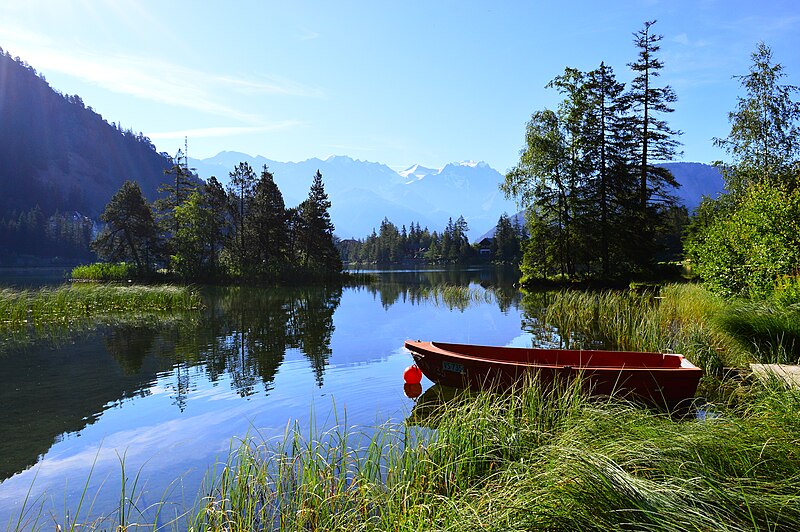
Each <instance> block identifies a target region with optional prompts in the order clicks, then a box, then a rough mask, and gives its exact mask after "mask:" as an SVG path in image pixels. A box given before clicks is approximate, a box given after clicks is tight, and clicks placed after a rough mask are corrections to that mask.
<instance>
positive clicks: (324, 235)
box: [296, 170, 342, 273]
mask: <svg viewBox="0 0 800 532" xmlns="http://www.w3.org/2000/svg"><path fill="white" fill-rule="evenodd" d="M330 208H331V202H330V200H329V199H328V194H327V193H325V187H324V185H323V183H322V174H321V173H320V172H319V170H317V173H316V174H315V175H314V180H313V182H312V184H311V189H310V190H309V193H308V198H307V199H306V200H305V201H303V202H302V203H301V204H300V205H299V207H298V223H297V227H296V230H297V232H298V236H297V242H298V246H299V249H298V250H297V251H299V253H300V261H301V264H302V265H303V266H304V267H310V268H312V269H314V270H317V271H322V272H328V273H331V272H338V271H340V270H341V268H342V264H341V259H340V258H339V253H338V252H337V251H336V248H335V246H334V244H333V223H332V222H331V215H330V212H329V209H330Z"/></svg>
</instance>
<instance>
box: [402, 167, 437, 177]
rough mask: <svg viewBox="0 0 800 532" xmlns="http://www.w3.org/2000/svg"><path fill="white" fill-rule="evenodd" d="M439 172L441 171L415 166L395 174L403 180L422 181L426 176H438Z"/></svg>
mask: <svg viewBox="0 0 800 532" xmlns="http://www.w3.org/2000/svg"><path fill="white" fill-rule="evenodd" d="M440 171H441V169H439V168H428V167H427V166H422V165H420V164H415V165H412V166H409V167H408V168H406V169H405V170H401V171H400V172H397V173H398V174H400V175H401V176H403V177H405V178H414V179H422V178H423V177H425V176H426V175H431V174H438V173H439V172H440Z"/></svg>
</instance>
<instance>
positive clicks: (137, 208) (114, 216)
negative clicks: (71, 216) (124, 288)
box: [92, 181, 158, 273]
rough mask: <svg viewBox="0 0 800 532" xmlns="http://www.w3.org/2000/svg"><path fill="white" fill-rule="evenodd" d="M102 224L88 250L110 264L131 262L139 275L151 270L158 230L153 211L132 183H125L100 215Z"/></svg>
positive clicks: (139, 189) (139, 190) (136, 186)
mask: <svg viewBox="0 0 800 532" xmlns="http://www.w3.org/2000/svg"><path fill="white" fill-rule="evenodd" d="M100 219H101V220H102V221H103V222H105V223H106V227H105V229H104V230H103V231H102V232H101V233H100V234H99V235H98V236H97V238H96V239H95V241H94V242H93V243H92V247H93V248H94V250H95V251H96V252H97V254H98V255H99V256H100V257H101V258H103V259H107V260H110V261H133V263H134V264H135V265H136V269H137V271H138V272H140V273H145V272H148V271H150V270H151V269H152V267H153V259H154V257H155V256H156V250H157V235H158V229H157V227H156V223H155V220H154V218H153V211H152V210H151V208H150V206H149V205H148V204H147V201H145V199H144V195H142V189H141V188H139V185H138V183H136V182H134V181H125V183H123V185H122V188H120V189H119V191H117V193H116V194H114V196H113V197H112V198H111V201H109V202H108V205H106V208H105V210H104V211H103V213H102V214H101V215H100Z"/></svg>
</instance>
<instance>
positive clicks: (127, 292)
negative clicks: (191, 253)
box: [0, 284, 202, 329]
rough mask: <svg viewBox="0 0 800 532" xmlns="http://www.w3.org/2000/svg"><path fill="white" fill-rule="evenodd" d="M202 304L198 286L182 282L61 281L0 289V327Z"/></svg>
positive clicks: (167, 310) (36, 324)
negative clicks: (52, 285) (50, 285)
mask: <svg viewBox="0 0 800 532" xmlns="http://www.w3.org/2000/svg"><path fill="white" fill-rule="evenodd" d="M201 307H202V302H201V299H200V295H199V293H198V292H197V291H196V290H193V289H191V288H186V287H179V286H140V285H133V286H120V285H105V284H103V285H94V284H92V285H62V286H60V287H57V288H42V289H40V290H13V289H8V288H4V289H0V328H3V329H14V328H19V327H25V326H34V327H38V326H42V325H48V324H58V323H71V322H73V321H76V320H82V319H86V318H92V317H97V316H106V315H114V314H120V313H137V314H140V313H142V312H178V311H188V310H195V309H199V308H201Z"/></svg>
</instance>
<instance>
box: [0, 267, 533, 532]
mask: <svg viewBox="0 0 800 532" xmlns="http://www.w3.org/2000/svg"><path fill="white" fill-rule="evenodd" d="M374 273H375V274H376V275H377V277H378V279H379V281H378V282H377V283H375V284H373V285H370V286H366V287H363V286H362V287H344V288H342V287H323V286H313V287H312V286H305V287H298V288H272V289H265V288H251V287H236V288H205V289H203V297H204V300H205V303H206V305H207V308H206V309H205V310H204V311H203V312H200V313H196V314H192V315H187V316H182V317H172V318H170V319H156V318H151V319H143V320H138V321H136V322H134V323H126V322H121V323H106V324H102V325H98V326H96V327H93V328H90V329H80V330H69V329H62V330H59V329H53V330H49V331H47V332H46V333H45V334H41V335H38V336H34V337H32V338H23V339H20V338H19V337H18V336H17V337H14V338H11V337H10V336H9V337H8V338H5V339H4V342H2V343H0V379H2V380H3V383H2V386H0V427H2V432H3V437H2V438H0V528H2V527H6V526H9V525H10V526H11V528H13V527H14V526H15V525H16V522H17V518H18V517H19V516H20V514H21V512H22V509H23V505H25V506H26V507H27V508H29V509H30V510H29V513H30V514H32V515H39V516H40V521H42V520H43V521H44V523H48V522H49V523H50V524H49V527H50V528H52V526H53V525H52V523H53V521H52V519H51V518H50V517H49V516H50V515H54V516H55V519H56V520H57V521H59V522H63V520H64V516H65V515H67V514H68V515H70V516H74V515H76V510H77V509H78V508H79V505H80V512H79V513H78V519H79V520H80V521H84V522H85V521H87V520H89V519H90V518H92V517H97V516H102V515H108V514H112V513H114V512H115V511H116V509H117V508H118V505H119V498H120V494H121V493H122V485H123V482H122V479H123V469H124V477H125V478H126V479H127V482H126V489H127V491H130V489H131V488H132V487H133V484H134V482H136V491H137V492H139V494H140V496H141V498H140V499H139V506H140V507H141V508H145V507H147V506H149V505H152V504H155V503H157V502H159V501H166V502H167V503H168V506H167V510H166V511H164V512H163V514H162V516H161V517H160V519H163V520H165V521H166V520H168V519H169V517H170V515H172V516H174V515H175V514H176V513H180V512H181V511H183V510H184V509H185V508H187V507H192V506H193V505H195V504H196V501H197V498H198V497H199V496H202V493H201V487H202V484H203V478H204V477H205V476H206V475H207V474H208V473H209V471H210V470H211V469H212V468H213V466H214V464H215V463H218V462H220V461H224V460H226V459H227V457H228V454H229V452H230V450H231V449H232V448H236V447H237V445H238V444H237V442H238V441H239V440H240V439H241V438H245V437H248V436H252V437H255V438H257V439H258V440H259V441H260V440H263V439H271V438H282V436H283V434H284V433H285V431H286V429H287V425H288V424H295V423H296V424H297V425H298V426H300V427H302V428H304V429H307V428H310V426H311V425H312V424H313V425H314V426H315V427H316V428H317V429H318V430H320V429H323V430H324V429H325V428H326V427H332V426H334V425H336V424H337V423H346V424H347V425H348V426H350V425H355V426H359V427H363V430H365V431H369V430H370V428H371V427H376V426H378V425H380V424H382V423H384V422H386V421H394V422H398V423H400V422H402V421H403V420H404V419H405V417H406V416H407V415H408V414H409V412H410V410H411V408H412V407H413V406H414V400H413V399H410V398H408V397H406V396H405V395H404V391H403V378H402V373H403V370H404V369H405V368H406V367H407V366H409V365H410V364H411V363H412V359H411V356H410V354H408V353H407V352H406V351H405V350H404V348H403V342H404V340H406V339H409V338H413V339H435V340H441V341H450V342H466V343H480V344H496V345H531V343H532V342H533V341H534V340H533V338H534V337H533V335H532V333H531V332H529V331H528V329H529V322H528V321H526V318H525V316H524V312H523V311H522V310H521V307H520V294H519V293H518V292H517V290H516V289H514V288H513V287H512V286H511V283H513V282H514V281H515V280H516V277H515V276H514V274H513V273H509V272H508V271H505V270H500V269H466V270H449V269H440V270H400V271H379V272H374ZM6 282H7V283H8V281H6ZM16 284H18V285H19V283H16ZM23 284H24V283H23ZM442 285H458V286H468V287H470V288H471V289H472V290H473V291H475V292H477V293H483V292H484V291H485V290H486V289H489V290H491V297H489V298H487V299H486V300H484V299H479V298H474V299H472V300H471V301H466V302H463V301H462V302H452V301H450V302H447V301H443V300H442V299H441V298H439V297H434V296H432V295H431V291H430V288H431V287H436V286H442ZM434 293H435V292H434ZM537 341H538V340H537ZM430 386H431V383H430V382H429V381H427V380H426V379H423V388H425V389H427V388H428V387H430ZM307 432H308V431H306V433H307ZM82 497H83V502H81V499H82ZM40 524H41V523H40Z"/></svg>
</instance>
